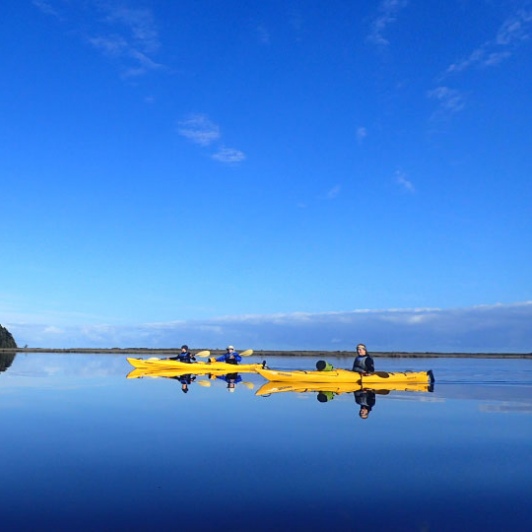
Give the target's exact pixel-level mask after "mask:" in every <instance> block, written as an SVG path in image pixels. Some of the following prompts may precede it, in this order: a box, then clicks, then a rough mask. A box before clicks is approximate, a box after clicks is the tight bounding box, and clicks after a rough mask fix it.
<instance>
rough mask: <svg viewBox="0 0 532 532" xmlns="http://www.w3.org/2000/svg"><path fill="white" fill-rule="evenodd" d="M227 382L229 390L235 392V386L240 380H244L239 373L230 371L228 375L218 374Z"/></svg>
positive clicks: (219, 377)
mask: <svg viewBox="0 0 532 532" xmlns="http://www.w3.org/2000/svg"><path fill="white" fill-rule="evenodd" d="M216 378H217V379H220V380H222V381H225V382H226V383H227V390H228V391H229V392H234V391H235V387H236V385H237V384H238V383H239V382H242V377H241V376H240V375H239V374H238V373H228V374H227V375H218V376H217V377H216Z"/></svg>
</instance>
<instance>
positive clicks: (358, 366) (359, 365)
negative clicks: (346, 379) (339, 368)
mask: <svg viewBox="0 0 532 532" xmlns="http://www.w3.org/2000/svg"><path fill="white" fill-rule="evenodd" d="M367 361H368V355H364V356H360V355H359V356H357V357H356V358H355V362H354V363H353V371H357V370H361V371H362V372H364V373H367V372H368V368H367V367H366V362H367Z"/></svg>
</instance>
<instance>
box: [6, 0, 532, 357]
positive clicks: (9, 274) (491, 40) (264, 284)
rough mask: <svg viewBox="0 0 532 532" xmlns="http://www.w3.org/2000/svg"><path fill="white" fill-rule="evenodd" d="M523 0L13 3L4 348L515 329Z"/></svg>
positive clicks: (373, 337) (435, 336)
mask: <svg viewBox="0 0 532 532" xmlns="http://www.w3.org/2000/svg"><path fill="white" fill-rule="evenodd" d="M531 36H532V2H530V1H522V0H515V1H514V0H508V1H505V0H502V1H498V2H493V1H488V0H486V1H483V0H476V1H470V0H450V1H449V2H429V3H427V2H421V1H419V0H382V1H373V2H353V1H347V0H344V1H340V0H331V1H327V2H325V1H317V0H315V1H311V0H308V1H303V0H299V1H290V0H289V1H283V2H281V1H267V2H264V1H262V2H257V1H254V0H250V1H249V2H235V1H230V0H227V1H224V2H219V1H215V0H212V1H201V0H200V1H198V0H195V1H192V0H183V1H180V2H163V1H155V0H152V1H149V0H145V1H141V0H135V1H134V0H122V1H115V0H85V1H73V0H33V1H32V0H7V3H6V7H5V8H4V17H3V21H2V31H1V32H0V40H1V50H2V52H1V54H0V61H1V62H0V65H1V67H2V74H3V75H2V82H1V83H0V96H1V98H0V113H1V115H0V140H1V142H0V179H1V181H0V184H1V190H2V209H1V210H0V224H1V225H0V227H1V228H2V231H1V233H0V245H1V247H2V250H3V258H2V261H1V263H0V265H1V266H0V278H1V280H2V282H1V285H0V323H2V325H4V326H6V327H8V329H9V330H10V331H11V332H12V333H13V335H14V336H15V339H16V340H17V343H18V344H19V345H25V344H28V345H30V346H42V347H72V346H77V347H92V346H94V347H97V346H100V347H112V346H121V347H127V346H144V347H150V346H158V347H169V346H173V345H179V344H181V343H182V342H187V343H189V344H190V345H198V346H201V347H220V346H224V345H226V344H227V343H233V344H235V345H242V348H243V349H244V348H247V347H254V348H256V349H286V348H293V349H297V348H301V349H310V348H315V349H351V348H352V347H353V345H355V344H356V343H358V342H360V341H365V342H366V343H368V346H369V347H370V349H373V350H405V349H415V350H423V351H430V350H436V349H438V350H443V351H446V350H465V351H482V350H485V351H516V352H531V351H532V347H531V346H532V332H531V327H530V325H529V324H530V323H531V322H532V303H531V302H532V289H531V288H532V283H531V271H532V268H530V264H531V263H532V257H531V246H530V235H531V215H530V212H531V209H530V204H531V188H532V186H531V179H530V176H531V175H532V164H531V163H532V150H531V142H530V139H531V138H532V135H531V123H532V113H531V97H530V88H531V86H532V83H531V81H532V75H531V72H532V69H531V63H532V54H531V50H532V40H531Z"/></svg>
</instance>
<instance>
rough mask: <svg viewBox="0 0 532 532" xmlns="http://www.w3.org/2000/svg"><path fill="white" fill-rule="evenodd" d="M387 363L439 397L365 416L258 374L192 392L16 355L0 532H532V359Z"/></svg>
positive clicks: (70, 359)
mask: <svg viewBox="0 0 532 532" xmlns="http://www.w3.org/2000/svg"><path fill="white" fill-rule="evenodd" d="M250 361H258V360H253V359H250ZM267 361H268V365H269V366H270V367H278V368H281V367H283V368H301V369H313V368H314V364H315V362H316V360H315V359H310V358H273V357H269V358H267ZM329 361H331V362H332V363H333V364H334V365H335V366H337V367H348V366H350V364H351V361H350V360H347V359H334V358H329ZM376 364H377V369H382V370H390V371H394V370H396V371H399V370H401V371H403V370H406V369H412V370H416V369H432V370H433V371H434V374H435V377H436V383H435V389H434V391H433V392H432V393H430V392H399V391H392V392H390V393H389V394H387V395H379V394H378V395H377V396H376V404H375V406H374V407H373V409H372V411H371V413H370V415H369V417H368V419H366V420H364V419H361V418H360V417H359V406H358V405H357V404H356V403H355V401H354V396H353V394H352V393H347V394H342V395H337V396H335V397H334V399H332V400H330V401H328V402H324V403H322V402H319V401H317V400H316V398H317V394H316V393H315V392H309V393H301V394H299V393H279V394H272V395H270V396H268V397H259V396H257V395H255V393H256V392H257V390H258V389H259V388H260V387H261V385H262V384H264V382H265V381H264V380H263V379H262V378H261V377H260V376H258V375H242V379H243V380H242V382H239V383H238V384H237V385H236V387H235V390H234V392H230V391H229V390H228V388H227V383H226V382H225V381H222V380H221V379H215V380H209V379H207V378H205V377H198V378H197V379H196V380H195V381H194V382H192V383H191V384H190V385H189V387H188V388H189V391H188V393H183V391H182V387H181V383H180V382H179V381H178V380H175V379H168V378H142V379H127V378H126V376H127V374H128V373H129V372H130V370H131V369H132V368H131V367H130V366H129V364H128V363H127V361H126V358H125V356H123V355H82V354H68V355H57V354H39V355H35V354H18V355H17V356H16V358H15V359H14V361H13V362H12V364H11V366H10V367H8V368H7V370H6V371H5V372H3V373H0V419H1V421H2V424H1V430H2V438H1V442H2V455H3V461H2V467H1V471H2V482H1V484H0V497H1V499H0V500H1V501H2V520H1V523H2V524H1V526H2V530H24V529H38V530H52V529H53V530H118V529H120V530H122V529H127V530H154V529H157V528H163V529H170V528H172V529H179V530H252V529H253V530H272V529H277V530H320V531H323V530H331V529H344V530H354V529H357V530H358V529H364V528H365V529H370V530H372V531H375V530H420V531H435V530H436V531H440V530H449V531H451V530H453V531H454V530H483V531H485V530H510V529H511V530H527V531H528V530H531V529H532V511H531V507H532V504H531V495H532V489H531V488H532V481H531V479H532V360H529V359H527V360H523V359H518V360H501V359H494V360H491V359H490V360H487V359H454V358H449V359H441V358H438V359H382V358H379V359H376Z"/></svg>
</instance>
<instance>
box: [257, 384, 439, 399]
mask: <svg viewBox="0 0 532 532" xmlns="http://www.w3.org/2000/svg"><path fill="white" fill-rule="evenodd" d="M365 389H368V388H366V387H363V386H362V385H361V384H359V383H357V382H338V383H328V382H275V381H268V382H266V383H265V384H263V385H262V386H261V387H260V388H259V389H258V390H257V391H256V393H255V395H261V396H264V395H271V394H272V393H282V392H294V393H305V392H333V393H334V394H337V395H339V394H342V393H351V392H356V391H358V390H365ZM370 389H371V390H372V391H374V392H377V393H378V392H383V393H388V392H391V391H400V392H432V384H428V383H415V382H412V383H408V382H404V383H399V382H398V383H390V382H380V383H379V384H378V385H375V386H374V387H373V388H370Z"/></svg>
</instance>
